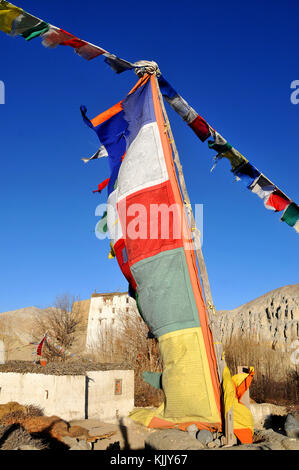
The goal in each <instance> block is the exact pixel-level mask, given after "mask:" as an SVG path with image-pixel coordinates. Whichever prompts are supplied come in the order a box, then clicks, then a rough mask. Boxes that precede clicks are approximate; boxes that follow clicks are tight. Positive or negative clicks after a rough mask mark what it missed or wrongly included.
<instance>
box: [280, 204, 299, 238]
mask: <svg viewBox="0 0 299 470" xmlns="http://www.w3.org/2000/svg"><path fill="white" fill-rule="evenodd" d="M280 220H281V221H283V222H286V223H287V224H288V225H290V226H291V227H294V229H295V230H296V232H298V233H299V206H297V204H295V202H291V204H289V205H288V206H287V207H286V209H285V211H284V213H283V214H282V216H281V219H280Z"/></svg>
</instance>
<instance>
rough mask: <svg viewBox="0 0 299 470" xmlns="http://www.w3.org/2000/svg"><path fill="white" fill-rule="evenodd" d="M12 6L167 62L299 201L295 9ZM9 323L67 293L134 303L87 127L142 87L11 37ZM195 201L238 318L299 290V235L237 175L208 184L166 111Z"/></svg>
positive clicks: (3, 250)
mask: <svg viewBox="0 0 299 470" xmlns="http://www.w3.org/2000/svg"><path fill="white" fill-rule="evenodd" d="M17 5H18V6H20V7H22V8H24V9H25V10H27V11H29V12H31V13H32V14H34V15H36V16H38V17H40V18H42V19H44V20H45V21H48V22H50V23H52V24H54V25H56V26H58V27H61V28H63V29H65V30H67V31H69V32H70V33H72V34H75V35H77V36H79V37H81V38H82V39H85V40H88V41H90V42H92V43H94V44H97V45H99V46H102V47H103V48H104V49H106V50H108V51H110V52H112V53H115V54H116V55H118V56H119V57H122V58H125V59H127V60H130V61H135V60H140V59H149V60H156V61H157V62H158V63H159V65H160V69H161V71H162V72H163V74H164V75H165V77H166V78H167V79H168V80H169V81H170V83H171V84H172V85H173V86H174V87H175V88H176V89H177V90H178V91H179V92H180V93H181V95H182V96H183V97H185V99H186V100H187V101H188V102H189V103H190V105H191V106H193V107H194V108H195V109H196V110H197V112H198V113H199V114H201V115H202V116H203V117H205V119H206V120H207V121H208V122H209V123H210V124H211V125H212V126H213V127H214V128H215V129H216V130H217V131H218V132H220V133H221V134H222V135H223V136H224V137H225V138H227V139H228V141H229V142H230V143H231V144H232V145H233V146H234V147H236V148H237V149H238V150H239V151H240V152H241V153H243V154H244V155H245V156H246V157H247V158H248V159H249V160H250V162H251V163H252V164H254V165H255V166H256V167H257V168H258V169H259V170H260V171H262V172H263V173H264V174H265V175H266V176H268V178H270V179H271V180H272V181H273V182H274V183H275V184H276V185H277V186H278V187H279V188H280V189H281V190H282V191H284V192H285V193H286V194H287V195H288V196H289V197H290V198H292V199H293V200H295V201H296V202H297V203H298V202H299V191H298V171H299V138H298V131H299V105H297V106H295V105H293V104H291V101H290V95H291V89H290V84H291V82H292V81H293V80H296V79H297V80H298V79H299V69H298V36H299V32H298V15H299V4H298V1H297V0H285V1H284V2H281V1H280V0H272V1H271V2H270V1H269V0H268V1H262V2H261V1H260V0H252V1H251V2H246V5H245V2H239V1H234V0H227V1H226V2H223V1H222V0H214V1H213V2H204V1H190V0H185V1H181V0H164V1H163V2H162V1H161V0H159V1H157V0H152V1H151V2H137V1H131V0H127V1H125V2H124V1H121V0H114V1H113V2H112V1H111V2H97V1H95V0H85V1H84V2H81V1H80V2H79V1H77V0H73V1H65V0H59V1H58V0H51V1H50V0H44V1H43V2H36V1H33V0H18V1H17ZM0 44H1V46H0V58H1V65H0V80H2V81H3V82H4V83H5V86H6V104H5V105H0V122H1V127H0V136H1V140H0V152H1V176H0V178H1V184H0V191H1V199H0V206H1V232H0V266H1V268H0V311H2V312H3V311H7V310H13V309H17V308H21V307H26V306H31V305H36V306H39V307H46V306H48V305H50V304H51V302H52V301H53V300H54V298H55V296H56V295H57V294H62V293H65V292H69V293H70V294H73V295H76V296H80V298H81V299H85V298H88V297H89V296H90V294H91V293H92V292H93V291H94V290H95V289H97V291H98V292H109V291H114V290H118V289H119V290H121V291H124V290H126V289H127V282H126V280H125V279H124V277H123V276H122V274H121V272H120V269H119V268H118V265H117V262H116V261H111V260H108V257H107V256H108V251H109V242H108V241H107V240H105V241H100V240H98V239H97V238H96V236H95V234H94V227H95V225H96V222H97V218H96V217H95V208H96V206H97V204H99V203H100V202H105V200H106V193H105V191H103V193H102V194H101V195H98V194H92V190H93V189H95V188H96V187H97V185H98V183H99V182H101V181H102V180H104V179H105V178H107V177H108V176H109V171H108V162H107V161H106V160H105V159H102V160H100V161H96V162H91V163H90V164H87V165H84V163H83V162H82V161H81V160H80V159H81V158H82V157H88V156H90V155H91V154H92V153H93V152H94V151H96V149H97V148H98V145H99V144H98V141H97V138H96V135H93V132H92V131H91V130H90V129H88V128H87V127H86V126H85V125H84V123H83V122H82V120H81V116H80V111H79V107H80V105H81V104H85V105H86V106H87V108H88V114H89V116H90V117H94V116H95V115H97V114H99V113H100V112H102V111H103V110H105V109H106V108H108V107H110V106H111V105H113V104H114V103H116V102H117V101H119V100H120V99H122V98H123V97H124V96H125V94H126V93H127V92H128V91H129V89H130V88H131V87H132V86H133V84H134V83H135V82H136V80H137V77H136V76H135V75H134V73H133V72H125V73H123V74H121V75H116V74H115V73H114V72H113V71H112V70H111V69H110V68H109V67H108V66H107V65H106V64H105V63H104V61H103V58H102V57H99V58H96V59H94V60H92V61H90V62H87V61H85V60H84V59H82V58H80V57H79V56H76V55H75V54H74V53H73V51H72V49H71V48H68V47H58V48H57V49H54V50H48V49H45V48H44V47H43V46H42V45H41V40H40V38H37V39H34V40H32V41H30V42H29V43H27V42H26V41H25V40H24V39H23V38H21V37H18V38H10V37H9V36H7V35H5V34H4V33H2V32H1V33H0ZM167 110H168V113H169V118H170V120H171V124H172V128H173V132H174V135H175V138H176V143H177V147H178V150H179V152H180V156H181V160H182V163H183V167H184V173H185V178H186V182H187V186H188V190H189V195H190V198H191V200H192V202H193V203H198V204H199V203H202V204H204V243H203V252H204V256H205V259H206V263H207V268H208V273H209V277H210V283H211V288H212V293H213V297H214V301H215V305H216V307H217V308H218V309H229V308H234V307H237V306H239V305H241V304H242V303H245V302H247V301H249V300H252V299H254V298H256V297H257V296H259V295H262V294H264V293H265V292H267V291H269V290H272V289H275V288H277V287H280V286H283V285H286V284H293V283H296V282H298V241H299V240H298V234H297V233H296V232H295V230H294V229H292V228H291V227H289V226H288V225H286V224H284V223H282V222H279V218H280V214H279V213H276V214H275V213H272V212H271V211H269V210H266V209H265V208H264V206H263V203H262V201H261V200H260V199H259V198H258V197H257V196H255V195H254V194H252V193H250V191H248V190H247V189H246V188H245V187H243V186H242V184H241V183H235V182H234V181H233V175H232V174H231V173H230V171H229V168H230V167H229V163H228V162H226V161H222V162H219V163H218V165H217V167H216V169H215V170H214V172H213V173H212V174H210V168H211V166H212V156H213V155H214V152H213V151H210V150H209V149H208V146H207V143H204V144H202V143H201V142H200V141H199V139H198V138H197V137H196V136H195V134H193V132H192V131H191V130H190V129H189V128H188V127H187V126H186V124H185V123H184V122H183V121H182V120H181V118H180V117H179V116H177V115H176V114H175V113H174V112H173V111H172V109H171V108H170V107H169V106H168V105H167Z"/></svg>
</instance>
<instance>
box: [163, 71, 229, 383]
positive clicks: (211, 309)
mask: <svg viewBox="0 0 299 470" xmlns="http://www.w3.org/2000/svg"><path fill="white" fill-rule="evenodd" d="M156 84H157V90H158V95H159V99H160V104H161V108H162V112H163V115H164V119H165V122H166V130H167V133H168V137H169V140H170V143H171V147H172V151H173V155H174V163H175V165H176V168H177V171H178V177H179V182H180V186H181V191H182V195H183V199H184V202H185V206H186V210H187V213H188V216H189V220H190V222H191V233H192V234H194V243H195V253H196V258H197V262H198V267H199V273H200V278H201V284H202V289H203V293H204V297H205V301H206V306H207V312H208V320H209V327H210V329H211V332H212V336H213V340H214V349H215V354H216V360H217V369H218V376H219V382H220V383H221V382H222V375H223V369H224V366H225V361H224V357H223V348H222V344H221V343H220V334H219V329H218V326H217V324H216V322H215V314H216V309H215V306H214V302H213V298H212V293H211V287H210V282H209V278H208V272H207V267H206V264H205V261H204V257H203V253H202V249H201V243H200V233H199V230H198V229H197V228H196V225H195V219H194V215H193V210H192V206H191V203H190V198H189V195H188V191H187V187H186V182H185V178H184V173H183V167H182V164H181V161H180V157H179V153H178V150H177V147H176V145H175V141H174V138H173V133H172V130H171V127H170V123H169V119H168V116H167V112H166V109H165V105H164V101H163V97H162V94H161V91H160V87H159V83H158V80H157V77H156Z"/></svg>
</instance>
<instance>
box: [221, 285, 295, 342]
mask: <svg viewBox="0 0 299 470" xmlns="http://www.w3.org/2000/svg"><path fill="white" fill-rule="evenodd" d="M217 317H218V325H219V329H220V332H221V341H222V342H225V341H226V340H229V339H230V338H231V337H232V336H238V335H247V334H250V335H252V336H253V337H254V338H256V339H257V340H258V341H261V340H264V341H267V342H269V343H270V344H272V346H273V347H277V348H279V349H286V348H287V347H288V346H289V345H290V343H291V342H292V341H294V340H296V339H299V284H293V285H289V286H284V287H280V288H278V289H275V290H273V291H271V292H268V293H267V294H264V295H262V296H261V297H258V298H257V299H255V300H252V301H251V302H248V303H246V304H244V305H241V306H240V307H238V308H235V309H234V310H222V311H217Z"/></svg>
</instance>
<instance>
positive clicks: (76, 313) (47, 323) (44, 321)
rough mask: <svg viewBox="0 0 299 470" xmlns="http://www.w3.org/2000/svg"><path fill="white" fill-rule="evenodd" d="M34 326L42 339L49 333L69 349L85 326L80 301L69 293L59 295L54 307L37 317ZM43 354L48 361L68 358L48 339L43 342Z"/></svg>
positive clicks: (36, 333) (37, 334) (38, 336)
mask: <svg viewBox="0 0 299 470" xmlns="http://www.w3.org/2000/svg"><path fill="white" fill-rule="evenodd" d="M34 327H35V335H36V338H38V339H42V337H43V336H44V335H45V333H47V334H48V335H49V337H50V338H51V339H52V340H54V341H55V342H57V343H58V344H59V346H62V347H63V348H64V349H65V350H67V351H68V350H69V349H70V348H71V347H72V345H73V343H74V341H75V340H76V337H77V335H78V334H79V333H80V332H81V331H82V330H83V328H84V324H83V318H82V313H81V311H80V302H79V301H78V300H75V299H74V298H73V299H72V300H71V299H70V296H69V295H67V294H65V295H63V296H58V297H57V298H56V301H55V302H54V306H53V307H51V308H49V309H48V310H47V311H46V313H45V314H44V315H42V316H39V317H36V319H35V325H34ZM42 356H43V357H44V358H45V359H47V360H48V361H55V360H57V359H59V360H65V359H67V358H68V356H67V355H65V354H62V353H61V352H60V351H58V350H57V349H56V348H55V347H54V346H53V345H51V344H48V343H47V342H46V341H45V342H44V344H43V349H42Z"/></svg>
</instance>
